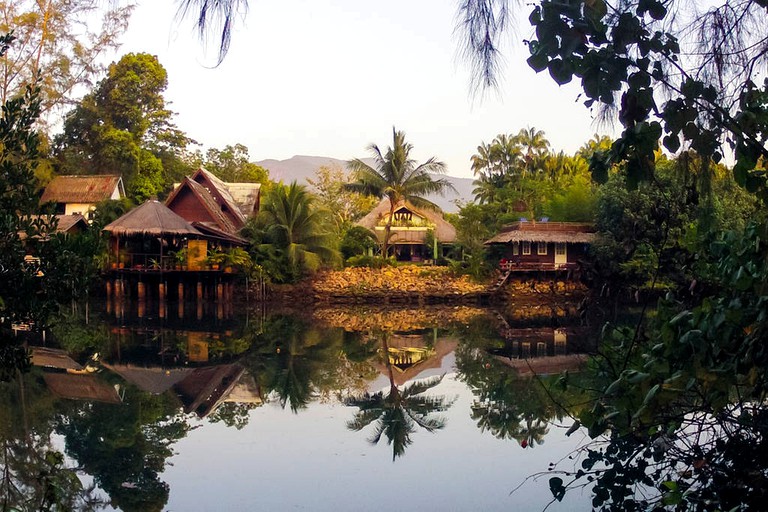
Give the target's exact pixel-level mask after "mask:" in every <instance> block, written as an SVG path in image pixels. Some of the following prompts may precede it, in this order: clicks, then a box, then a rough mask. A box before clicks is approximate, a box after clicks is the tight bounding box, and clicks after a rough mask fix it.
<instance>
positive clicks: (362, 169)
mask: <svg viewBox="0 0 768 512" xmlns="http://www.w3.org/2000/svg"><path fill="white" fill-rule="evenodd" d="M368 149H369V150H370V152H371V156H372V157H373V160H374V164H373V166H371V165H368V164H367V163H365V162H363V161H362V160H360V159H359V158H356V159H354V160H351V161H350V162H349V168H350V169H351V170H352V172H353V173H354V176H355V178H356V180H357V181H356V182H354V183H349V184H347V185H346V188H347V190H350V191H352V192H358V193H360V194H364V195H368V196H373V197H377V198H379V199H382V198H387V200H388V201H389V216H388V217H387V223H386V225H385V227H384V240H383V242H382V250H381V253H382V255H384V256H385V257H386V256H387V253H388V250H389V237H390V232H391V229H392V218H393V216H394V213H395V207H396V206H397V204H398V203H400V202H401V201H408V202H410V203H411V204H413V205H414V206H416V207H421V208H429V209H432V210H439V207H438V206H437V205H436V204H434V203H433V202H432V201H429V200H428V199H426V198H425V197H424V196H425V195H427V194H432V193H438V194H442V193H444V192H445V191H446V190H448V189H453V185H451V183H450V182H449V181H448V180H447V179H445V178H438V179H433V178H432V176H431V175H430V174H429V173H436V174H444V173H445V164H443V163H442V162H439V161H437V160H436V159H435V158H434V157H432V158H430V159H429V160H427V161H426V162H424V163H421V164H418V165H417V164H416V161H415V160H413V159H412V158H411V157H410V154H411V150H412V149H413V146H412V145H411V144H410V143H408V142H406V141H405V133H404V132H399V131H397V130H395V129H394V128H392V146H391V147H389V148H387V151H386V152H385V153H382V152H381V150H380V149H379V147H378V146H377V145H376V144H371V145H370V146H369V147H368Z"/></svg>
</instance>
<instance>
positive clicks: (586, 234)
mask: <svg viewBox="0 0 768 512" xmlns="http://www.w3.org/2000/svg"><path fill="white" fill-rule="evenodd" d="M594 231H595V228H594V226H592V225H591V224H584V223H578V222H515V223H512V224H508V225H506V226H504V228H503V229H502V230H501V233H499V234H498V235H496V236H494V237H493V238H491V239H490V240H487V241H486V242H485V244H486V245H489V244H508V243H510V242H547V243H548V242H556V243H557V242H559V243H571V244H590V243H592V242H594V240H595V238H596V236H597V235H596V234H595V233H594Z"/></svg>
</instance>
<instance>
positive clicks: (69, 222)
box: [19, 213, 88, 240]
mask: <svg viewBox="0 0 768 512" xmlns="http://www.w3.org/2000/svg"><path fill="white" fill-rule="evenodd" d="M52 217H56V230H55V231H54V232H55V233H82V232H83V231H86V230H87V229H88V221H87V220H85V217H83V216H82V215H80V214H79V213H76V214H74V215H33V216H32V217H30V219H31V220H32V221H35V220H37V219H40V220H42V222H43V223H45V225H48V224H49V222H50V221H51V218H52ZM49 234H50V233H46V236H45V237H41V236H40V235H33V236H32V238H34V239H38V240H39V239H41V238H45V239H47V238H48V235H49ZM19 238H20V239H21V240H26V239H27V233H26V232H24V231H19Z"/></svg>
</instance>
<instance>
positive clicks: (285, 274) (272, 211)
mask: <svg viewBox="0 0 768 512" xmlns="http://www.w3.org/2000/svg"><path fill="white" fill-rule="evenodd" d="M325 226H326V223H325V218H324V216H323V212H322V211H320V210H318V209H316V208H315V207H314V204H313V199H312V196H311V195H310V194H309V193H308V192H307V191H306V189H305V188H304V187H303V186H301V185H298V184H296V183H295V182H294V183H291V184H290V185H287V186H286V185H282V184H277V185H275V186H273V187H270V189H269V191H268V192H267V193H266V194H265V196H264V197H263V198H262V203H261V211H260V212H259V215H258V216H257V218H256V219H255V220H253V221H251V222H250V223H249V225H247V226H246V227H245V228H244V231H243V234H244V235H245V236H246V237H248V238H249V239H250V240H251V243H252V247H253V251H254V252H253V261H254V262H255V263H256V264H258V265H261V267H263V268H264V270H265V271H266V272H267V274H268V275H269V276H270V278H271V279H272V280H273V281H275V282H278V283H279V282H295V281H297V280H298V279H300V278H301V277H302V275H304V274H305V273H307V272H312V271H315V270H317V269H318V268H319V267H320V266H321V265H323V264H334V263H336V262H337V261H338V260H339V253H338V251H337V250H336V248H335V244H336V240H335V239H334V237H332V236H331V234H330V233H328V232H327V231H326V229H325Z"/></svg>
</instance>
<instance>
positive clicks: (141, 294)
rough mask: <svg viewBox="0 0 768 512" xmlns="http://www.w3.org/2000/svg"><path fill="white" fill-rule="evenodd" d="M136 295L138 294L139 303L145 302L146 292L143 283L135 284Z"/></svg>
mask: <svg viewBox="0 0 768 512" xmlns="http://www.w3.org/2000/svg"><path fill="white" fill-rule="evenodd" d="M137 288H138V293H139V302H141V301H143V300H145V299H146V298H147V290H146V285H145V284H144V282H143V281H139V282H138V284H137Z"/></svg>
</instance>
